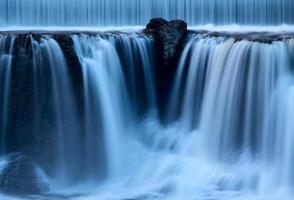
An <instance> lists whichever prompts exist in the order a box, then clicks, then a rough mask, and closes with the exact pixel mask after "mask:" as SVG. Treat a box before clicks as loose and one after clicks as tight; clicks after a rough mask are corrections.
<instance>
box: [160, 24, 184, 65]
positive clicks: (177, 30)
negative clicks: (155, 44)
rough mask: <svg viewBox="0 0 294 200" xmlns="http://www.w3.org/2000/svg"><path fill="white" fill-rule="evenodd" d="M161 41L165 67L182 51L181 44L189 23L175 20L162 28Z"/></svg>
mask: <svg viewBox="0 0 294 200" xmlns="http://www.w3.org/2000/svg"><path fill="white" fill-rule="evenodd" d="M158 33H159V39H160V41H161V42H162V45H163V49H162V51H163V52H162V53H163V54H162V55H163V59H164V61H165V63H164V64H165V65H166V66H167V65H169V64H170V62H171V61H173V59H174V58H175V57H176V54H177V51H179V50H180V47H181V44H182V43H181V42H182V40H183V39H184V37H185V36H186V33H187V23H186V22H184V21H182V20H173V21H170V22H169V23H168V24H164V25H162V26H161V27H160V29H159V31H158Z"/></svg>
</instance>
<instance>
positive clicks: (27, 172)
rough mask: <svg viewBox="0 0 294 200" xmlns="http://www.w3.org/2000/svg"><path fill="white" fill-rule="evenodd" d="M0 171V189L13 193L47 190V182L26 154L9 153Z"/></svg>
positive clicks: (35, 192) (43, 191) (42, 191)
mask: <svg viewBox="0 0 294 200" xmlns="http://www.w3.org/2000/svg"><path fill="white" fill-rule="evenodd" d="M5 160H6V161H7V164H5V166H4V168H3V169H2V170H1V172H0V191H1V192H4V193H13V194H19V195H21V194H41V193H45V192H48V190H49V189H48V188H49V187H48V183H46V181H45V180H44V178H42V177H43V176H44V175H42V174H41V171H40V168H38V167H37V165H36V164H35V163H34V162H33V161H32V159H31V158H30V157H28V156H25V155H22V154H19V153H16V154H12V155H9V156H8V157H7V158H6V159H5Z"/></svg>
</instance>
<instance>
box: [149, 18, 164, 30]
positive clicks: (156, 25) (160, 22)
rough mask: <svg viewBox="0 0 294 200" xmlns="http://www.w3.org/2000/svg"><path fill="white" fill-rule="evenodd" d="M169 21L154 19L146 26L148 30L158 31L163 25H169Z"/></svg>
mask: <svg viewBox="0 0 294 200" xmlns="http://www.w3.org/2000/svg"><path fill="white" fill-rule="evenodd" d="M167 23H168V21H166V20H165V19H162V18H153V19H151V20H150V21H149V23H148V24H147V26H146V30H149V31H151V30H154V31H155V30H158V29H159V28H160V27H161V26H162V25H165V24H167Z"/></svg>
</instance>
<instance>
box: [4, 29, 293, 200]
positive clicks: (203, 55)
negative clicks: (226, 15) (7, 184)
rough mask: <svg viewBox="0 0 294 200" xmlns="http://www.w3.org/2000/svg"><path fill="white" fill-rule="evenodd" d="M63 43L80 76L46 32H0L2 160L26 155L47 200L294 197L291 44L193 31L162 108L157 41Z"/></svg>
mask: <svg viewBox="0 0 294 200" xmlns="http://www.w3.org/2000/svg"><path fill="white" fill-rule="evenodd" d="M70 38H71V39H72V41H73V45H74V49H75V52H76V54H77V58H78V61H79V62H80V67H81V68H80V71H73V68H74V66H73V65H71V64H69V63H68V60H66V57H65V54H64V49H62V47H61V46H60V45H59V43H58V39H56V38H54V37H52V36H49V35H43V36H41V37H37V36H36V35H28V36H14V35H2V36H1V38H0V47H1V49H0V50H1V51H0V52H1V54H0V58H1V60H0V61H1V62H0V64H1V65H0V66H1V68H0V72H1V74H0V75H1V76H0V78H1V79H0V83H1V85H0V87H1V88H2V89H1V97H2V98H1V99H0V111H1V113H0V117H1V123H0V128H1V155H3V156H5V155H7V154H8V153H11V152H21V153H24V154H27V155H30V156H32V157H33V158H34V161H35V163H37V165H38V166H40V167H41V168H43V169H44V171H45V173H46V174H47V176H48V177H49V178H48V179H46V181H48V182H50V192H49V193H51V194H50V196H49V198H50V197H52V198H53V197H54V196H56V197H58V196H65V197H66V196H67V195H68V196H69V197H70V196H71V197H72V199H81V200H86V199H105V200H110V199H117V200H122V199H150V200H151V199H152V200H153V199H177V200H178V199H187V200H188V199H191V200H192V199H205V200H208V199H216V200H228V199H232V200H243V199H246V200H249V199H250V200H251V199H252V200H256V199H266V200H276V199H279V200H280V199H281V200H290V199H291V197H292V196H293V195H294V194H293V187H294V184H293V180H294V171H293V165H294V154H293V152H294V133H293V130H294V126H293V124H294V123H293V119H294V116H293V113H294V104H293V102H294V79H293V78H294V77H293V76H294V75H293V60H294V40H293V39H287V40H283V41H274V42H272V43H259V42H251V41H246V40H241V41H236V40H234V39H230V38H223V37H215V38H211V37H207V36H201V35H194V36H192V37H191V39H190V41H189V43H188V44H187V45H186V48H185V49H184V51H183V53H182V56H181V60H180V63H179V65H178V68H177V73H176V76H175V79H174V81H173V89H172V91H171V93H170V98H169V100H168V101H167V102H166V105H167V107H168V109H167V111H166V113H161V115H158V114H159V112H160V109H158V105H157V101H158V98H159V97H157V96H156V94H157V93H156V84H157V83H156V82H155V80H154V68H153V67H154V66H155V65H154V62H155V58H154V55H153V54H154V51H155V49H154V44H153V41H152V39H150V38H148V37H145V36H141V35H139V34H125V33H119V34H118V33H104V34H101V35H100V34H97V35H92V36H90V35H83V34H81V35H72V36H71V37H70ZM77 77H80V79H79V78H77ZM77 80H80V81H79V82H76V81H77ZM77 85H79V86H82V87H78V88H77V87H76V86H77ZM158 116H164V118H165V120H163V121H165V123H164V124H163V123H162V122H161V120H160V119H159V117H158ZM28 144H29V145H28ZM81 163H82V164H81ZM6 164H7V163H6V162H5V161H1V163H0V168H2V167H4V166H5V165H6ZM53 194H54V195H53ZM45 196H46V195H45ZM3 198H4V197H3Z"/></svg>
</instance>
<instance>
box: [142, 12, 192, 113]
mask: <svg viewBox="0 0 294 200" xmlns="http://www.w3.org/2000/svg"><path fill="white" fill-rule="evenodd" d="M144 33H146V34H149V35H151V36H152V37H153V38H154V41H155V48H156V52H155V54H156V58H157V59H156V60H157V62H156V63H157V65H156V68H155V77H156V78H155V79H156V84H157V86H156V88H157V96H158V102H157V103H158V105H159V108H160V109H161V110H160V113H165V109H166V102H167V98H168V95H169V94H170V90H171V85H172V80H173V78H174V76H175V72H176V69H177V64H178V62H179V59H180V56H181V53H182V51H183V49H184V47H185V45H186V37H187V33H188V31H187V23H186V22H184V21H182V20H172V21H170V22H167V21H166V20H164V19H161V18H154V19H151V20H150V22H149V24H148V25H147V26H146V29H145V30H144Z"/></svg>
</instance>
